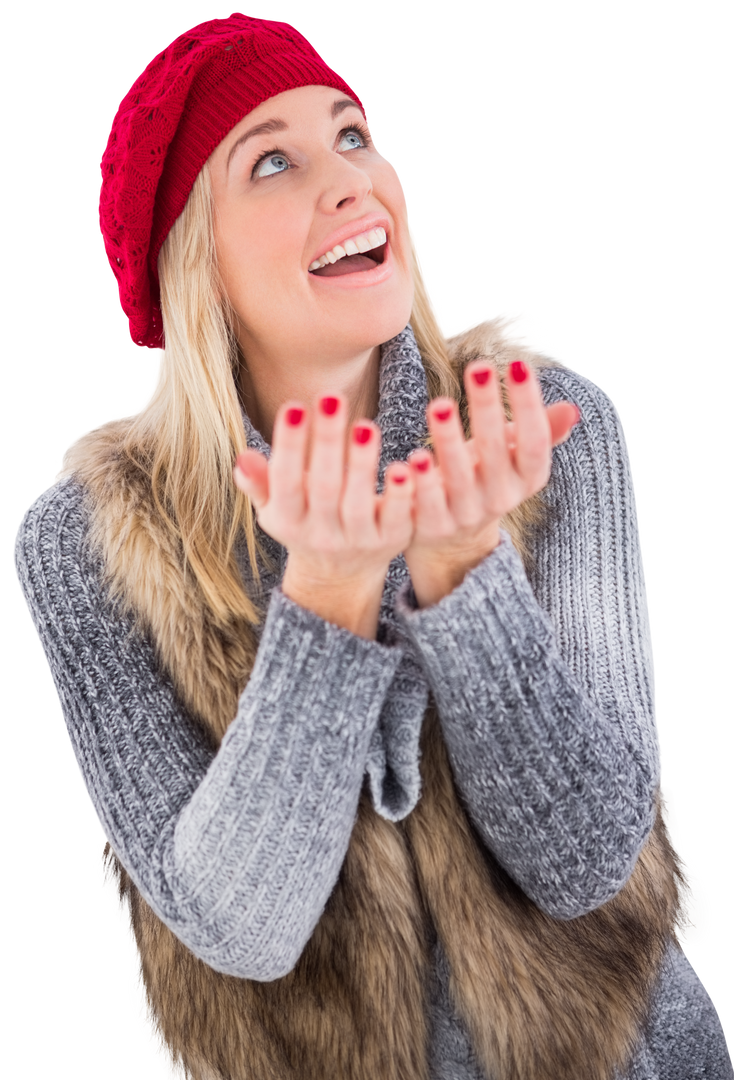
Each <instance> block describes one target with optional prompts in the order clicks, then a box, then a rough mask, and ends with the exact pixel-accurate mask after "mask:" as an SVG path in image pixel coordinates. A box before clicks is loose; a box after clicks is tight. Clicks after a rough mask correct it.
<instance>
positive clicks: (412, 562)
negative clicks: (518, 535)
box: [405, 522, 500, 608]
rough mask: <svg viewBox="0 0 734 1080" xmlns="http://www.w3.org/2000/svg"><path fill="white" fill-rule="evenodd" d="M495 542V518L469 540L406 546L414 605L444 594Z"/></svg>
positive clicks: (435, 600) (423, 604)
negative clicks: (415, 601) (479, 533)
mask: <svg viewBox="0 0 734 1080" xmlns="http://www.w3.org/2000/svg"><path fill="white" fill-rule="evenodd" d="M499 543H500V531H499V522H493V523H492V525H491V526H489V528H487V529H485V530H483V531H482V533H481V535H479V536H477V537H475V538H472V539H471V540H467V541H463V542H459V543H457V542H456V540H453V541H452V542H447V543H445V544H440V545H437V544H436V545H431V546H420V545H416V546H414V547H411V548H409V549H408V550H407V551H406V552H405V561H406V563H407V565H408V570H409V571H410V578H411V582H412V585H413V592H414V593H415V598H416V600H417V601H418V606H419V607H421V608H424V607H430V606H431V605H432V604H437V603H438V601H439V600H442V599H443V597H444V596H448V594H449V593H451V592H453V591H454V589H456V588H458V587H459V585H461V583H462V581H463V580H464V578H465V577H466V575H467V574H468V573H469V571H470V570H473V569H474V568H475V567H476V566H478V565H479V563H480V562H482V560H483V559H486V557H487V556H488V555H490V554H491V553H492V552H493V551H494V549H495V548H496V547H497V546H498V545H499Z"/></svg>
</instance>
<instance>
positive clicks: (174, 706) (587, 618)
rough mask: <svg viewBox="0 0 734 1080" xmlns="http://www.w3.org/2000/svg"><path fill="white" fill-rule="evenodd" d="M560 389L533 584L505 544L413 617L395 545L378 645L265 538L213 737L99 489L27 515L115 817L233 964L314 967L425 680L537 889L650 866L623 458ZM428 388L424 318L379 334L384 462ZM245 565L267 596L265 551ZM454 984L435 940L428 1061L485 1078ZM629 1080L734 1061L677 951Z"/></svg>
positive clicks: (470, 776)
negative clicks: (359, 838)
mask: <svg viewBox="0 0 734 1080" xmlns="http://www.w3.org/2000/svg"><path fill="white" fill-rule="evenodd" d="M541 382H542V386H543V392H544V396H545V399H546V401H547V402H548V403H550V402H552V401H559V400H561V399H566V400H570V401H574V402H576V403H577V404H578V406H579V408H580V409H581V414H582V421H581V423H580V424H579V425H578V426H577V427H576V428H575V429H574V432H573V434H572V435H571V438H570V439H569V440H568V441H567V442H566V443H565V444H564V445H563V446H561V447H558V448H557V449H556V450H555V451H554V455H553V469H552V475H551V480H550V483H549V485H548V487H547V489H546V492H545V498H546V503H547V508H548V513H547V518H546V523H545V526H544V527H543V528H542V529H541V530H540V531H539V533H538V535H537V537H536V538H535V541H534V561H533V567H534V568H533V571H532V573H531V575H530V578H528V576H527V575H526V572H525V570H524V569H523V566H522V563H521V562H520V559H519V557H518V555H517V553H516V552H515V550H514V549H513V547H512V545H511V543H510V541H509V539H508V538H507V537H505V538H504V539H503V542H502V543H501V544H500V546H499V547H498V548H497V549H496V550H495V551H494V552H493V553H492V554H491V555H490V556H489V557H488V558H486V559H485V560H484V561H483V562H482V563H481V564H480V565H479V566H478V567H477V568H476V569H475V570H473V571H472V572H471V573H470V574H468V575H467V577H466V579H465V580H464V582H463V583H462V585H461V586H459V588H457V589H456V590H455V591H454V592H453V593H451V594H450V595H449V596H447V597H445V598H444V599H443V600H441V601H440V602H439V603H438V604H436V605H435V606H433V607H430V608H427V609H424V610H416V608H415V604H414V603H413V602H412V592H411V589H410V582H409V580H408V575H407V570H406V567H405V562H404V560H403V559H402V558H398V559H396V560H394V562H393V564H392V565H391V567H390V572H389V574H388V578H387V581H386V585H385V594H384V599H383V605H382V613H381V624H380V632H379V635H378V640H377V641H366V640H363V639H361V638H358V637H355V636H354V635H352V634H350V633H349V632H347V631H346V630H343V629H340V628H337V627H335V626H333V625H331V624H329V623H326V622H324V621H323V620H322V619H320V618H319V617H318V616H317V615H314V614H313V613H311V612H308V611H305V610H303V609H302V608H300V607H299V606H298V605H296V604H295V603H293V602H292V601H290V600H289V599H287V598H286V597H285V596H284V595H283V593H282V592H281V591H280V589H279V581H280V578H281V577H282V573H283V569H284V564H285V552H284V551H283V549H282V548H280V547H279V545H277V544H276V543H275V542H274V541H272V540H269V539H268V540H267V541H266V542H267V544H268V548H269V551H270V554H271V556H272V562H273V564H274V566H275V568H276V569H275V570H274V571H272V570H270V571H269V570H267V569H266V568H265V567H263V568H262V581H261V586H260V588H259V598H260V600H261V602H262V605H263V607H264V608H266V609H267V617H266V619H265V621H264V625H263V629H262V632H261V638H260V643H259V648H258V653H257V659H256V663H255V667H254V669H253V672H252V677H251V679H250V681H249V683H248V685H247V687H246V689H245V690H244V692H243V694H242V696H241V698H240V702H239V708H238V712H237V715H236V717H235V718H234V720H233V722H232V724H231V726H230V728H229V730H228V732H227V734H226V736H225V738H224V740H223V742H222V745H221V747H220V749H219V751H218V752H217V753H216V754H215V753H214V752H213V751H212V749H211V748H210V747H209V746H208V745H207V743H206V742H205V740H204V739H203V737H202V735H201V732H200V729H199V728H198V727H197V725H196V724H195V723H194V722H193V721H192V719H191V717H190V716H188V715H187V713H186V712H185V710H184V709H183V708H182V707H181V705H180V703H179V701H178V700H177V698H176V696H175V694H174V691H173V687H172V685H171V683H170V680H169V679H168V678H167V676H166V675H165V674H164V673H163V672H162V671H161V670H160V667H159V665H158V663H157V661H156V658H155V654H154V650H153V647H152V645H151V643H150V642H149V641H147V640H145V639H142V640H141V638H140V637H139V636H136V634H135V633H133V632H132V628H131V625H130V624H129V621H128V620H125V619H121V618H120V617H119V615H118V614H116V613H115V612H113V610H112V608H111V605H110V603H109V601H108V600H107V598H106V596H105V593H104V590H103V588H102V586H101V574H100V568H99V565H98V564H97V563H96V561H95V559H94V557H93V556H92V555H90V552H89V550H88V548H87V546H86V543H85V541H86V536H87V532H88V512H87V507H86V505H85V493H84V491H83V490H82V489H81V487H80V486H79V484H78V483H77V482H76V481H75V480H74V479H73V478H71V479H67V480H64V481H61V482H60V483H58V484H57V485H56V486H55V487H53V488H51V489H50V491H48V492H46V493H45V495H43V496H42V497H41V498H40V499H39V500H38V501H37V502H36V504H35V505H34V506H33V507H32V508H31V510H30V511H29V512H28V514H27V515H26V518H25V520H24V522H23V524H22V526H21V530H20V533H19V536H18V543H17V565H18V572H19V575H20V579H21V582H22V585H23V589H24V591H25V595H26V597H27V600H28V603H29V606H30V609H31V612H32V615H33V618H34V620H35V623H36V626H37V628H38V632H39V634H40V636H41V638H42V641H43V644H44V646H45V649H46V653H47V656H48V659H49V663H50V665H51V668H52V671H53V674H54V678H55V680H56V685H57V687H58V691H59V695H60V698H61V702H62V706H63V710H64V715H65V717H66V722H67V724H68V728H69V733H70V735H71V739H72V742H73V744H74V749H75V751H76V754H77V758H78V761H79V765H80V768H81V770H82V773H83V775H84V779H85V782H86V784H87V787H88V789H89V792H90V795H91V797H92V800H93V801H94V804H95V807H96V809H97V812H98V813H99V816H100V819H101V821H102V824H103V826H104V829H105V832H106V833H107V836H108V837H109V839H110V841H111V843H112V845H113V847H114V849H115V851H116V852H117V854H118V855H119V857H120V859H121V860H122V862H123V864H124V865H125V867H126V868H127V870H128V871H129V873H130V874H131V876H132V877H133V879H134V880H135V882H136V884H137V885H138V887H139V888H140V890H141V892H142V893H143V895H144V896H145V898H146V900H147V901H148V903H149V904H150V905H151V907H152V908H153V909H154V911H155V912H156V913H157V914H158V915H159V916H160V918H161V919H162V920H163V921H164V922H166V923H167V924H168V926H170V927H171V929H172V930H173V931H174V933H176V934H177V935H178V937H179V938H180V939H181V940H182V941H183V942H184V943H185V944H186V945H187V946H188V947H189V948H190V949H191V950H192V951H193V952H194V953H195V954H196V955H197V956H199V957H201V958H202V959H203V960H204V961H206V962H207V963H208V964H210V965H211V966H213V967H214V968H216V969H217V970H219V971H223V972H227V973H230V974H233V975H237V976H242V977H245V978H249V979H258V980H271V979H277V978H279V977H280V976H282V975H284V974H285V973H286V972H288V971H290V970H291V968H292V967H293V966H294V965H295V963H296V961H297V959H298V957H299V955H300V953H301V951H302V950H303V948H304V946H305V944H306V942H307V941H308V939H309V937H310V935H311V933H312V931H313V929H314V927H315V925H316V923H317V922H318V920H319V918H320V915H321V913H322V911H323V909H324V905H325V903H326V901H327V898H328V896H329V894H330V892H331V890H332V888H333V887H334V884H335V882H336V880H337V877H338V874H339V870H340V867H341V864H342V861H343V859H344V856H345V853H346V850H347V846H348V844H349V839H350V834H351V829H352V825H353V823H354V820H355V815H356V808H357V801H358V797H359V793H360V790H361V787H362V782H363V778H364V776H365V774H367V776H368V778H369V784H370V790H371V794H372V798H373V800H374V803H375V806H376V808H377V810H378V812H379V813H381V814H382V815H384V816H385V817H387V818H389V819H390V820H399V819H401V818H403V817H405V816H406V815H407V814H409V813H410V811H411V809H412V808H413V807H414V806H415V804H416V802H417V800H418V798H419V797H420V774H419V759H418V740H419V732H420V725H421V720H422V717H423V713H424V709H425V705H426V700H427V695H428V692H429V689H430V690H431V691H432V692H433V694H434V696H435V699H436V702H437V706H438V711H439V715H440V719H441V724H442V728H443V734H444V738H445V741H446V744H447V748H448V751H449V755H450V760H451V764H452V767H453V771H454V775H455V778H456V782H457V785H458V787H459V789H460V792H461V795H462V797H463V800H464V802H465V805H466V807H467V809H468V812H469V813H470V815H471V817H472V819H473V822H474V824H475V825H476V828H477V830H478V832H479V835H480V836H481V837H482V839H483V840H484V842H485V843H486V844H487V845H488V847H489V848H491V850H492V852H493V853H494V855H495V856H496V857H497V859H499V861H500V862H501V863H502V865H503V866H504V867H505V869H506V870H507V871H508V872H509V873H510V874H511V875H512V877H513V878H514V879H515V881H517V882H518V884H519V885H520V886H521V887H522V888H523V889H524V891H525V892H526V893H527V895H528V896H530V897H531V898H532V899H533V900H534V901H535V903H536V904H538V905H539V906H540V907H541V908H542V909H543V910H545V911H546V912H548V913H549V914H550V915H552V916H554V917H557V918H562V919H569V918H573V917H574V916H577V915H579V914H582V913H583V912H586V911H589V910H590V909H592V908H594V907H595V906H597V905H599V904H602V903H604V902H605V901H606V900H608V899H609V898H610V897H612V896H614V894H615V893H616V892H617V891H618V890H619V889H620V887H621V886H622V885H623V884H624V882H625V881H626V880H627V878H628V876H629V874H630V873H631V871H632V869H633V866H634V863H635V860H636V858H637V855H638V853H639V851H640V849H641V847H642V845H643V843H644V841H645V838H646V836H647V835H648V832H649V830H650V828H651V826H652V823H653V816H654V795H655V791H656V788H657V785H658V779H659V775H658V755H657V744H656V736H655V729H654V722H653V711H652V668H651V661H650V651H649V642H648V628H647V620H646V613H645V600H644V587H643V579H642V570H641V565H640V556H639V549H638V541H637V531H636V524H635V511H634V502H633V495H632V487H631V483H630V475H629V466H628V461H627V455H626V451H625V447H624V441H623V437H622V433H621V430H620V427H619V422H618V420H617V417H616V414H615V412H614V410H613V408H612V406H611V404H610V403H609V401H608V400H607V398H606V397H605V396H604V395H603V394H602V393H601V391H599V390H598V389H597V388H596V387H595V386H593V385H592V384H590V383H589V382H587V381H586V380H585V379H582V378H580V377H579V376H578V375H575V374H573V373H572V372H570V371H567V370H565V369H562V368H549V369H546V370H545V371H544V372H543V373H542V376H541ZM426 403H427V392H426V383H425V375H424V371H423V366H422V364H421V361H420V356H419V354H418V351H417V348H416V345H415V341H414V338H413V335H412V332H411V331H410V328H408V329H407V330H406V331H405V332H404V333H402V334H400V335H399V336H398V337H397V338H395V339H394V340H393V341H392V342H389V343H388V345H386V346H384V347H383V356H382V364H381V369H380V411H379V415H378V418H377V421H378V423H379V424H380V427H381V428H382V431H383V453H382V461H381V473H382V472H384V468H385V466H386V465H387V464H388V463H389V462H390V461H393V460H396V459H398V458H404V457H405V456H407V454H408V453H409V452H410V451H411V450H412V449H414V448H415V446H416V445H417V444H418V442H419V440H420V439H421V437H422V436H423V434H424V432H425V415H424V410H425V405H426ZM245 423H246V425H247V428H248V441H249V443H250V445H253V446H255V447H256V448H258V447H259V448H260V449H263V450H264V451H265V452H268V450H269V448H268V447H267V446H265V444H264V443H263V440H262V438H261V437H260V435H259V433H258V432H256V431H254V430H253V429H252V426H251V425H250V424H249V421H248V420H247V418H245ZM240 562H241V565H242V571H243V576H244V578H245V581H246V583H248V587H249V588H251V589H252V590H255V585H254V583H253V575H252V572H251V568H250V567H249V565H248V563H247V558H246V555H245V553H244V550H243V551H242V553H241V555H240ZM448 980H449V970H448V964H447V960H446V957H445V955H444V954H443V952H442V950H441V948H440V946H439V945H438V944H437V945H436V946H435V963H434V965H433V979H432V987H431V994H430V1001H431V1004H430V1009H431V1032H432V1044H431V1066H432V1075H433V1077H435V1080H488V1078H486V1077H484V1075H483V1073H482V1071H481V1069H480V1068H479V1066H478V1064H477V1061H476V1058H475V1055H474V1053H473V1050H472V1047H471V1043H470V1040H469V1038H468V1035H467V1032H466V1030H465V1028H464V1026H463V1024H462V1022H461V1020H460V1019H459V1018H458V1016H457V1015H456V1013H455V1011H454V1009H453V1008H452V1005H451V1002H450V999H449V994H448ZM628 1076H629V1080H693V1078H702V1080H703V1078H706V1080H724V1078H732V1077H733V1076H734V1072H733V1071H732V1067H731V1064H730V1061H729V1056H728V1054H727V1050H726V1046H725V1042H724V1036H723V1033H722V1031H721V1027H720V1024H719V1021H718V1018H717V1016H716V1013H715V1011H714V1008H713V1006H712V1004H711V1002H710V1000H709V998H708V996H707V995H706V992H705V990H704V989H703V987H702V986H701V984H700V982H699V981H698V979H697V978H696V975H695V974H694V972H693V970H692V969H691V967H690V965H689V964H688V962H687V961H686V959H685V957H684V956H683V954H682V953H681V952H680V951H679V950H678V949H677V948H675V947H672V946H671V949H670V950H669V954H668V958H667V961H666V965H665V969H664V971H663V974H662V977H661V980H660V983H659V987H658V991H657V994H656V997H655V1000H654V1004H653V1009H652V1014H651V1019H650V1024H649V1027H648V1030H647V1033H646V1035H645V1037H644V1039H643V1042H642V1043H641V1045H640V1047H639V1050H638V1053H637V1055H636V1058H635V1061H634V1065H633V1067H632V1069H631V1071H630V1072H629V1074H628ZM491 1080H501V1078H500V1077H496V1078H491Z"/></svg>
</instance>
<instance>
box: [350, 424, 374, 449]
mask: <svg viewBox="0 0 734 1080" xmlns="http://www.w3.org/2000/svg"><path fill="white" fill-rule="evenodd" d="M352 435H353V438H354V441H355V442H356V443H360V444H361V445H364V444H365V443H368V442H369V441H370V439H371V438H372V428H370V427H367V426H366V425H364V424H358V425H357V426H356V427H355V428H354V431H353V432H352Z"/></svg>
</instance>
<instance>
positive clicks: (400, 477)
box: [390, 473, 408, 484]
mask: <svg viewBox="0 0 734 1080" xmlns="http://www.w3.org/2000/svg"><path fill="white" fill-rule="evenodd" d="M390 479H391V480H392V482H393V484H404V483H405V481H406V480H407V479H408V477H407V476H405V475H404V474H403V473H397V474H395V473H393V475H392V476H391V477H390Z"/></svg>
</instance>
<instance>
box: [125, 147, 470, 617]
mask: <svg viewBox="0 0 734 1080" xmlns="http://www.w3.org/2000/svg"><path fill="white" fill-rule="evenodd" d="M158 272H159V278H160V285H161V308H162V311H163V325H164V330H165V351H164V355H163V361H162V364H161V373H160V378H159V382H158V386H157V388H156V391H155V393H154V395H153V398H152V399H151V401H150V403H149V405H148V406H147V407H146V408H145V409H144V410H143V412H141V413H140V414H139V415H138V416H136V417H135V418H134V419H133V420H132V422H131V424H130V427H129V429H128V432H127V435H126V438H125V443H124V451H125V453H127V455H128V456H130V457H131V458H133V459H134V460H135V461H136V463H138V464H139V465H141V466H142V467H143V468H145V470H146V472H147V473H148V475H149V477H150V480H151V484H152V489H153V495H154V498H155V500H156V503H157V506H158V509H159V511H160V513H161V515H162V518H163V521H164V524H165V526H166V528H167V529H168V530H169V531H170V533H171V535H172V536H173V537H174V538H175V540H176V541H177V542H178V543H180V545H181V547H182V550H183V554H184V556H185V561H186V565H187V567H188V569H189V570H190V572H191V573H192V574H193V575H194V577H195V579H196V581H197V582H198V585H199V587H200V588H201V591H202V593H203V596H204V598H205V601H206V604H207V606H208V608H209V609H210V611H211V613H212V614H213V616H214V617H215V619H216V620H217V621H218V622H221V623H222V624H226V623H228V622H230V621H231V620H232V619H233V618H234V619H238V618H244V619H245V620H246V621H247V622H249V623H251V624H252V623H256V622H258V621H259V613H258V611H257V608H256V607H255V605H254V604H253V602H252V600H251V598H250V597H248V596H247V594H246V592H245V590H244V589H243V587H242V580H241V576H240V573H239V570H238V567H237V562H236V560H235V557H234V546H235V540H236V538H237V537H238V535H239V534H240V531H243V532H244V536H245V540H246V544H247V551H248V554H249V557H250V561H251V563H252V566H253V569H254V572H255V574H256V573H257V560H256V553H257V549H258V545H257V534H256V531H255V517H254V513H253V510H252V507H251V505H250V503H249V501H248V499H247V498H246V497H245V496H244V495H243V494H242V493H241V492H240V491H239V490H238V489H237V488H236V487H235V485H234V481H233V479H232V466H233V462H234V458H235V456H236V455H237V453H238V452H239V451H240V450H242V449H243V448H244V445H245V432H244V427H243V423H242V413H241V407H240V402H239V399H238V396H237V388H236V379H237V369H238V365H239V353H238V350H237V343H236V340H235V337H234V334H233V332H232V326H233V319H232V313H231V311H230V310H229V309H228V306H227V302H226V300H225V299H223V297H224V290H223V289H222V288H221V282H220V279H219V273H218V268H217V258H216V250H215V243H214V208H213V198H212V189H211V181H210V176H209V169H208V166H207V165H205V166H204V167H203V169H202V170H201V172H200V173H199V175H198V177H197V179H196V182H195V184H194V186H193V188H192V190H191V194H190V195H189V198H188V201H187V203H186V206H185V208H184V210H183V213H182V214H181V215H180V217H179V218H178V219H177V221H176V222H175V224H174V226H173V228H172V229H171V231H170V233H169V234H168V237H167V238H166V241H165V243H164V244H163V247H162V248H161V253H160V256H159V259H158ZM413 277H414V284H415V298H414V303H413V311H412V315H411V324H412V327H413V332H414V334H415V338H416V342H417V344H418V348H419V350H420V353H421V356H422V358H423V363H424V365H425V369H426V376H427V382H428V388H429V393H430V395H431V396H432V397H436V396H439V395H448V396H450V397H453V398H456V399H457V400H458V399H459V396H460V384H459V380H458V377H457V375H456V372H455V371H454V368H453V366H452V364H451V362H450V360H449V354H448V349H447V346H446V341H445V339H444V337H443V335H442V333H441V331H440V329H439V326H438V323H437V321H436V318H435V316H434V314H433V310H432V308H431V304H430V301H429V299H428V294H427V292H426V289H425V286H424V284H423V279H422V277H421V273H420V268H419V266H418V261H417V259H416V257H415V253H413Z"/></svg>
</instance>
